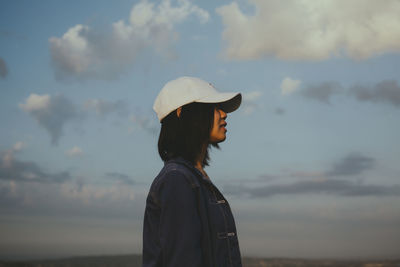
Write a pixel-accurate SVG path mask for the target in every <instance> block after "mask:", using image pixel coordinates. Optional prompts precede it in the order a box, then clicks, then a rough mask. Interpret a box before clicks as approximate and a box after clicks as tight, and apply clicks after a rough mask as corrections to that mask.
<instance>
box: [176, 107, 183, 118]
mask: <svg viewBox="0 0 400 267" xmlns="http://www.w3.org/2000/svg"><path fill="white" fill-rule="evenodd" d="M181 112H182V107H179V108H177V109H176V116H177V117H178V118H180V117H181Z"/></svg>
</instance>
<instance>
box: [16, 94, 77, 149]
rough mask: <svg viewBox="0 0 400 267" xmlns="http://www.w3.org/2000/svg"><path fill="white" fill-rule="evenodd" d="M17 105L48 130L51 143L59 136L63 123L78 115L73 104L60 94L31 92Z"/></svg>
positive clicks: (55, 142)
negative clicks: (23, 101)
mask: <svg viewBox="0 0 400 267" xmlns="http://www.w3.org/2000/svg"><path fill="white" fill-rule="evenodd" d="M19 107H20V108H21V109H22V110H24V111H25V112H27V113H29V114H30V115H31V116H32V117H33V118H34V119H35V120H36V121H37V123H38V124H39V125H40V126H42V127H43V128H45V129H46V130H47V131H48V132H49V134H50V136H51V139H52V143H53V144H57V142H58V139H59V138H60V137H61V135H62V132H63V127H64V124H65V123H66V122H68V121H70V120H72V119H74V118H77V117H78V116H79V112H78V111H77V108H76V107H75V105H74V104H73V103H72V102H71V101H70V100H69V99H68V98H66V97H64V96H62V95H56V96H52V97H51V96H50V95H37V94H31V95H30V96H29V97H28V98H27V99H26V100H25V103H21V104H19Z"/></svg>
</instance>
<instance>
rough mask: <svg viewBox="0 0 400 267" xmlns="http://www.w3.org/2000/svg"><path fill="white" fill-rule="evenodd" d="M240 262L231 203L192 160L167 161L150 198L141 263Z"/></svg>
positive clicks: (151, 266) (217, 266) (182, 266)
mask: <svg viewBox="0 0 400 267" xmlns="http://www.w3.org/2000/svg"><path fill="white" fill-rule="evenodd" d="M156 266H157V267H167V266H168V267H170V266H171V267H189V266H190V267H192V266H193V267H198V266H206V267H225V266H231V267H237V266H240V267H241V266H242V263H241V256H240V250H239V243H238V238H237V233H236V226H235V221H234V219H233V215H232V212H231V209H230V207H229V204H228V202H227V201H226V199H225V198H224V197H223V195H222V194H221V192H220V191H219V190H218V189H217V188H216V187H215V185H214V184H213V183H212V182H211V181H210V180H209V179H207V178H205V177H203V175H202V174H201V172H200V171H199V170H197V169H196V168H195V167H194V166H193V165H192V164H191V163H190V162H188V161H186V160H184V159H182V158H176V159H172V160H169V161H167V162H166V163H165V165H164V168H163V169H162V170H161V171H160V173H159V174H158V176H157V177H156V178H155V179H154V181H153V183H152V185H151V187H150V192H149V194H148V196H147V200H146V210H145V214H144V224H143V267H156Z"/></svg>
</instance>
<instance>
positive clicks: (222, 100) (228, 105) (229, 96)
mask: <svg viewBox="0 0 400 267" xmlns="http://www.w3.org/2000/svg"><path fill="white" fill-rule="evenodd" d="M195 102H198V103H218V104H220V106H221V108H222V109H223V110H224V111H225V112H227V113H229V112H233V111H235V110H237V109H238V108H239V107H240V104H241V103H242V94H241V93H218V94H215V95H212V96H207V97H204V98H201V99H199V100H196V101H195Z"/></svg>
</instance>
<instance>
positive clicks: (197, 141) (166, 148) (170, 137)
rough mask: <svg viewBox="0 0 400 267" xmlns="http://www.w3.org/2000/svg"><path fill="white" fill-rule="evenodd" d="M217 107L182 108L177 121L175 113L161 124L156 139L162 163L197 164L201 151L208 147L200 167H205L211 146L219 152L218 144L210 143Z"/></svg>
mask: <svg viewBox="0 0 400 267" xmlns="http://www.w3.org/2000/svg"><path fill="white" fill-rule="evenodd" d="M215 108H216V104H208V103H207V104H206V103H190V104H187V105H184V106H182V111H181V114H180V116H179V117H178V116H177V114H176V110H174V111H173V112H171V113H170V114H168V116H167V117H165V118H164V119H163V120H162V121H161V131H160V136H159V138H158V153H159V154H160V157H161V159H162V160H163V161H167V160H169V159H172V158H175V157H179V156H180V157H183V158H184V159H186V160H188V161H190V162H191V163H192V164H193V165H195V164H196V160H197V159H198V157H199V155H200V153H201V150H202V148H203V146H204V145H207V149H206V153H205V156H204V159H203V162H202V166H203V167H204V166H208V163H209V160H210V156H209V153H208V150H209V148H210V145H211V146H213V147H216V148H219V146H218V144H211V143H209V139H210V132H211V129H212V127H213V124H214V110H215Z"/></svg>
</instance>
